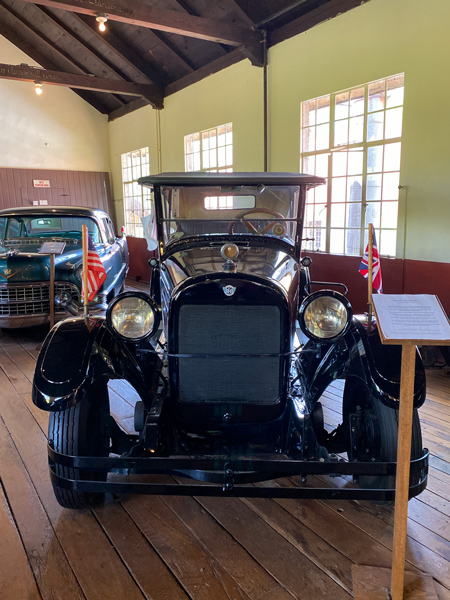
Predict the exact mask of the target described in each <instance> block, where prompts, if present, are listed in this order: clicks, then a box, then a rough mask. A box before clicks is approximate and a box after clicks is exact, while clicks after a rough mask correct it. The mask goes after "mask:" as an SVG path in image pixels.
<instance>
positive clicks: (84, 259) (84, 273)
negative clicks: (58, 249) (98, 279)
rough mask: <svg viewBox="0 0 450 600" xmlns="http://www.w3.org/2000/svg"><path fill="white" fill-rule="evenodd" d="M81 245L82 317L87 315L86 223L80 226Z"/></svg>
mask: <svg viewBox="0 0 450 600" xmlns="http://www.w3.org/2000/svg"><path fill="white" fill-rule="evenodd" d="M82 234H83V235H82V247H83V271H82V273H83V305H84V317H88V316H89V315H88V304H89V289H88V237H87V236H88V230H87V225H83V226H82Z"/></svg>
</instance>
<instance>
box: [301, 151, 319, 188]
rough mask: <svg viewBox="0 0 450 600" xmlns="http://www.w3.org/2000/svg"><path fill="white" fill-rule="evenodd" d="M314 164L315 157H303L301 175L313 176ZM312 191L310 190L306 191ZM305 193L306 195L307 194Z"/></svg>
mask: <svg viewBox="0 0 450 600" xmlns="http://www.w3.org/2000/svg"><path fill="white" fill-rule="evenodd" d="M315 162H316V157H315V156H305V157H304V158H303V164H302V173H308V174H309V175H315V174H316V172H315ZM309 191H312V190H308V192H309ZM308 192H307V194H308Z"/></svg>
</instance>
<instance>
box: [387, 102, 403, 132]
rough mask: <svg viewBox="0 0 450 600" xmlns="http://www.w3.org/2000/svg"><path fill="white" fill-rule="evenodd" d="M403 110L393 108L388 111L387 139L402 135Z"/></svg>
mask: <svg viewBox="0 0 450 600" xmlns="http://www.w3.org/2000/svg"><path fill="white" fill-rule="evenodd" d="M402 118H403V108H402V107H400V108H392V109H391V110H387V111H386V135H385V137H386V138H387V139H391V138H396V137H400V136H401V135H402Z"/></svg>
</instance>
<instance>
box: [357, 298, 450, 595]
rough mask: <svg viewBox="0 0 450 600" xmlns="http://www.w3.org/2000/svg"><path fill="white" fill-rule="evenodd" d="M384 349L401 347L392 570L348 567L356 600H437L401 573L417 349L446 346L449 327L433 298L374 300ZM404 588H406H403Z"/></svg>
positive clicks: (416, 576) (423, 580)
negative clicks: (419, 347)
mask: <svg viewBox="0 0 450 600" xmlns="http://www.w3.org/2000/svg"><path fill="white" fill-rule="evenodd" d="M373 302H374V308H375V314H376V317H377V323H378V329H379V333H380V338H381V341H382V343H383V344H394V345H401V346H402V363H401V379H400V406H399V423H398V446H397V477H396V483H395V515H394V543H393V558H392V570H391V569H385V568H377V567H365V566H359V565H354V566H353V573H352V574H353V591H354V595H355V600H438V597H437V595H436V591H435V588H434V584H433V578H432V577H431V576H430V575H426V574H423V573H417V572H415V573H410V572H407V573H405V570H404V569H405V555H406V534H407V519H408V491H409V472H410V460H411V435H412V422H413V399H414V374H415V360H416V345H423V344H424V345H427V346H446V345H450V324H449V322H448V319H447V316H446V314H445V313H444V311H443V309H442V306H441V304H440V302H439V300H438V298H437V297H436V296H428V295H417V296H416V295H378V296H374V297H373ZM405 584H406V585H405Z"/></svg>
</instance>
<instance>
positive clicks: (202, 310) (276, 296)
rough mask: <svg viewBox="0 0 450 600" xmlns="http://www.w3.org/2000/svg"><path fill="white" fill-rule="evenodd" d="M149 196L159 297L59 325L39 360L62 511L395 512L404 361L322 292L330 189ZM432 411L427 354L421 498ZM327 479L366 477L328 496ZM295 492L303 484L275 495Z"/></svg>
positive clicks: (210, 181) (284, 177)
mask: <svg viewBox="0 0 450 600" xmlns="http://www.w3.org/2000/svg"><path fill="white" fill-rule="evenodd" d="M140 183H141V184H142V185H146V186H149V187H151V188H152V189H153V192H154V209H155V210H154V234H153V235H154V236H155V239H156V241H157V246H158V255H159V257H158V259H151V261H150V262H151V266H152V278H151V284H150V294H146V293H143V292H139V291H136V292H125V293H123V294H119V295H118V296H117V297H116V298H114V299H113V300H112V302H111V303H110V304H109V307H108V311H107V314H106V317H105V318H101V317H95V318H90V319H86V320H84V319H83V318H74V319H69V320H66V321H63V322H61V323H59V324H57V325H56V326H55V328H54V329H53V330H52V331H51V332H50V333H49V335H48V336H47V338H46V340H45V342H44V344H43V347H42V350H41V353H40V356H39V359H38V362H37V366H36V372H35V378H34V385H33V401H34V402H35V404H36V405H37V406H38V407H40V408H42V409H43V410H48V411H51V415H50V425H49V440H48V452H49V464H50V472H51V479H52V482H53V487H54V491H55V494H56V497H57V499H58V501H59V502H60V503H61V504H62V505H63V506H66V507H71V508H80V507H85V506H90V505H92V504H94V503H96V502H98V501H100V500H101V499H102V497H103V495H104V493H105V492H112V493H153V494H184V495H216V496H260V497H261V496H265V497H283V496H284V497H303V498H359V499H364V498H368V499H372V500H379V501H388V500H392V499H393V498H394V493H395V492H394V491H393V487H394V480H395V472H396V464H395V460H396V449H397V420H398V410H397V409H398V398H399V375H400V348H399V347H395V346H387V347H386V346H382V345H381V343H380V338H379V335H378V332H377V329H376V323H373V324H371V329H372V330H371V331H369V333H368V324H367V319H366V317H364V316H355V315H353V314H352V308H351V306H350V303H349V301H348V299H347V298H346V288H345V286H343V285H342V284H340V283H339V282H337V283H323V282H314V281H311V279H310V275H309V264H310V262H311V261H310V259H309V258H308V257H303V258H302V257H301V240H302V225H303V212H304V206H305V197H306V191H307V189H308V188H309V187H311V186H316V185H320V184H322V183H323V179H321V178H319V177H314V176H309V175H300V174H289V173H189V174H185V173H180V174H176V173H169V174H162V175H155V176H149V177H145V178H143V179H141V180H140ZM336 277H337V278H338V274H336ZM114 378H118V379H125V380H127V381H128V382H129V383H130V384H131V385H132V386H133V387H134V388H135V389H136V390H137V392H138V394H139V395H140V398H141V400H140V401H138V402H137V404H136V407H135V430H136V434H135V435H129V434H126V433H125V432H124V431H123V430H122V429H121V428H120V426H119V425H118V424H117V423H116V422H115V420H114V419H113V418H112V417H111V416H110V411H109V402H108V390H107V382H108V380H109V379H114ZM337 379H339V380H342V385H343V396H342V399H341V400H340V407H341V408H340V411H341V419H340V421H341V422H340V424H339V425H338V426H337V427H336V428H335V429H334V430H333V431H330V430H329V428H328V429H327V428H326V427H325V425H324V417H323V410H322V405H321V402H320V398H321V396H322V394H323V393H324V391H325V390H326V389H327V387H328V386H329V385H330V384H331V383H332V382H334V381H335V380H337ZM424 399H425V374H424V369H423V365H422V362H421V359H420V356H419V354H417V360H416V377H415V398H414V403H415V409H414V422H413V432H412V434H413V435H412V456H411V478H410V496H415V495H417V494H419V493H420V492H421V491H422V490H423V489H424V488H425V485H426V479H427V470H428V452H427V451H426V450H423V448H422V438H421V430H420V422H419V419H418V415H417V408H418V407H420V406H421V404H422V403H423V402H424ZM111 472H119V473H120V474H122V475H124V474H130V473H132V474H138V475H139V474H140V475H141V476H140V477H131V478H124V477H122V478H121V476H115V477H114V478H110V479H109V480H108V479H107V476H108V473H111ZM145 473H153V474H155V473H157V474H158V473H165V474H170V475H173V476H179V477H181V478H182V481H184V483H181V484H180V483H178V482H176V481H173V483H166V482H165V483H155V481H154V479H151V480H150V481H149V480H148V478H147V480H146V479H145V477H142V474H145ZM310 474H315V475H332V476H338V475H344V476H345V475H349V476H351V479H350V480H349V485H348V486H344V487H323V488H322V487H319V488H314V487H311V486H310V485H309V482H308V475H310ZM282 477H293V478H294V479H293V481H294V482H295V483H296V485H289V486H286V485H279V484H277V482H275V481H273V480H275V479H277V478H282ZM183 478H184V479H183ZM186 478H187V479H186ZM189 480H191V481H189ZM192 480H194V481H192ZM195 480H197V481H195ZM165 481H167V480H165ZM262 481H264V482H266V483H264V485H258V482H262ZM269 482H271V483H269ZM254 484H256V485H254ZM355 484H357V485H355Z"/></svg>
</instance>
